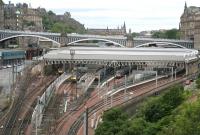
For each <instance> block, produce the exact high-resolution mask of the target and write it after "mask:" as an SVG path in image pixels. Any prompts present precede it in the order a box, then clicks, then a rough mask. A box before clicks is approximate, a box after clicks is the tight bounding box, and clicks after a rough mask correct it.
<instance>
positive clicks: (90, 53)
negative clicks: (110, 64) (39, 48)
mask: <svg viewBox="0 0 200 135" xmlns="http://www.w3.org/2000/svg"><path fill="white" fill-rule="evenodd" d="M43 58H44V59H45V60H47V61H52V60H69V61H70V60H76V61H81V60H93V61H132V62H135V61H176V62H189V61H191V60H196V59H197V58H198V51H197V50H193V49H186V48H100V47H67V48H60V49H58V50H53V51H50V52H49V53H47V54H45V55H44V56H43Z"/></svg>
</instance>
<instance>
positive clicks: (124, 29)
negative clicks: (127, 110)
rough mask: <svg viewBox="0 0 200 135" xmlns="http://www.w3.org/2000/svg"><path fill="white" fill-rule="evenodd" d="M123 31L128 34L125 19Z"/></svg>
mask: <svg viewBox="0 0 200 135" xmlns="http://www.w3.org/2000/svg"><path fill="white" fill-rule="evenodd" d="M122 28H123V32H124V34H126V23H125V21H124V25H123V27H122Z"/></svg>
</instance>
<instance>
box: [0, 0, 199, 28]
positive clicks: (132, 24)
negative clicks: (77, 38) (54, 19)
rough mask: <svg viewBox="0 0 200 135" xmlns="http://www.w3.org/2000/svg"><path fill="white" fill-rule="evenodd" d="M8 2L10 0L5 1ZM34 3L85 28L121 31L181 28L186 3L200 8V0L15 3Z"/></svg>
mask: <svg viewBox="0 0 200 135" xmlns="http://www.w3.org/2000/svg"><path fill="white" fill-rule="evenodd" d="M3 1H4V3H8V2H9V0H3ZM11 2H12V3H15V4H16V3H19V2H20V3H27V4H31V7H32V8H37V7H41V8H45V9H46V10H52V11H53V12H55V13H56V14H63V13H64V12H66V11H68V12H70V13H71V16H72V18H74V19H76V20H78V21H79V22H80V23H82V24H84V25H85V28H107V27H108V28H117V27H121V26H122V25H123V23H124V21H125V23H126V27H127V30H128V29H131V31H132V32H140V31H145V30H159V29H171V28H178V27H179V22H180V16H181V14H182V13H183V10H184V5H185V2H186V3H187V5H188V7H189V6H197V7H200V0H11Z"/></svg>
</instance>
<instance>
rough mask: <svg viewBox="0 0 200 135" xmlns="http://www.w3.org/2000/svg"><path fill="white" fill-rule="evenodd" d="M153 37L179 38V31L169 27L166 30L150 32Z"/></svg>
mask: <svg viewBox="0 0 200 135" xmlns="http://www.w3.org/2000/svg"><path fill="white" fill-rule="evenodd" d="M152 37H153V38H168V39H180V32H179V30H177V29H170V30H166V31H156V32H153V34H152Z"/></svg>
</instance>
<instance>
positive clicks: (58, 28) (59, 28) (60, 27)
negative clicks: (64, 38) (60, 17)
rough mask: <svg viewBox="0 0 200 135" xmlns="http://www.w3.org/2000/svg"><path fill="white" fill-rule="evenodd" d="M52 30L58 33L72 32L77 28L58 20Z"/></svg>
mask: <svg viewBox="0 0 200 135" xmlns="http://www.w3.org/2000/svg"><path fill="white" fill-rule="evenodd" d="M51 31H52V32H57V33H72V32H73V31H75V29H74V28H73V27H71V26H68V25H66V24H64V23H61V22H57V23H55V24H54V25H53V27H52V28H51Z"/></svg>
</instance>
